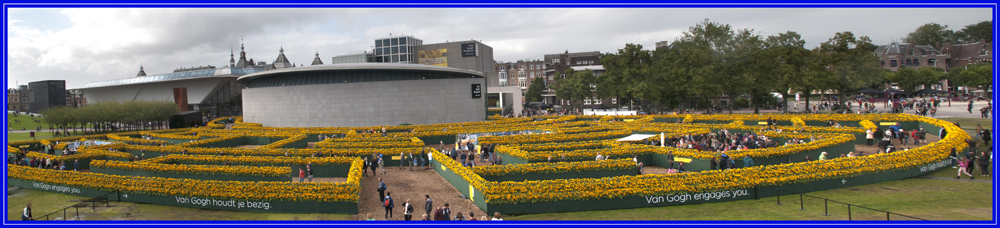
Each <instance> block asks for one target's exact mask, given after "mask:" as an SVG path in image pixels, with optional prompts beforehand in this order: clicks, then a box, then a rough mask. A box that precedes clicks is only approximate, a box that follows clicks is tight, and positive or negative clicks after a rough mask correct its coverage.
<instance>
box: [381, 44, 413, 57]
mask: <svg viewBox="0 0 1000 228" xmlns="http://www.w3.org/2000/svg"><path fill="white" fill-rule="evenodd" d="M408 51H412V50H409V49H408V48H407V47H406V46H399V47H384V48H375V55H390V54H399V53H403V54H407V53H410V52H408Z"/></svg>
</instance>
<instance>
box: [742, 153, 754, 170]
mask: <svg viewBox="0 0 1000 228" xmlns="http://www.w3.org/2000/svg"><path fill="white" fill-rule="evenodd" d="M751 166H753V159H752V158H750V156H745V157H743V168H747V167H751Z"/></svg>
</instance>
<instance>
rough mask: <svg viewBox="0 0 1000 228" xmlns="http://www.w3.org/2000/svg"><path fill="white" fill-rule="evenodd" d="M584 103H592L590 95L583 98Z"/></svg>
mask: <svg viewBox="0 0 1000 228" xmlns="http://www.w3.org/2000/svg"><path fill="white" fill-rule="evenodd" d="M583 104H584V105H589V104H590V98H589V97H588V98H583Z"/></svg>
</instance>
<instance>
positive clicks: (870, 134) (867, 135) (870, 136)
mask: <svg viewBox="0 0 1000 228" xmlns="http://www.w3.org/2000/svg"><path fill="white" fill-rule="evenodd" d="M874 133H875V132H874V131H872V129H868V130H865V139H867V140H868V145H869V146H871V145H872V140H873V139H875V135H874Z"/></svg>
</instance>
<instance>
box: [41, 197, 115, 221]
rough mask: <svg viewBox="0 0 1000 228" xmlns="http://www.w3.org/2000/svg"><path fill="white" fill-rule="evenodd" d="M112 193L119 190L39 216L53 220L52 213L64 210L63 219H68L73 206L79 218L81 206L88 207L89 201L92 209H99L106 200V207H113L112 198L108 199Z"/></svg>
mask: <svg viewBox="0 0 1000 228" xmlns="http://www.w3.org/2000/svg"><path fill="white" fill-rule="evenodd" d="M112 193H114V194H115V196H117V195H118V191H113V192H108V193H105V194H104V195H101V196H98V197H94V198H90V199H88V200H84V201H83V202H80V203H78V204H74V205H73V206H68V207H64V208H62V209H59V210H56V211H55V212H52V213H49V214H46V215H42V216H39V217H38V218H41V217H45V220H51V218H50V217H51V216H52V215H54V214H56V213H59V212H62V214H63V216H62V219H63V220H66V210H69V209H70V208H73V209H75V210H76V217H75V218H79V217H80V208H81V207H87V204H88V203H90V204H89V206H90V210H91V211H97V204H98V203H99V202H104V207H111V204H110V203H109V201H111V200H110V199H108V196H109V195H111V194H112ZM117 201H118V202H121V198H118V199H117Z"/></svg>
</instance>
